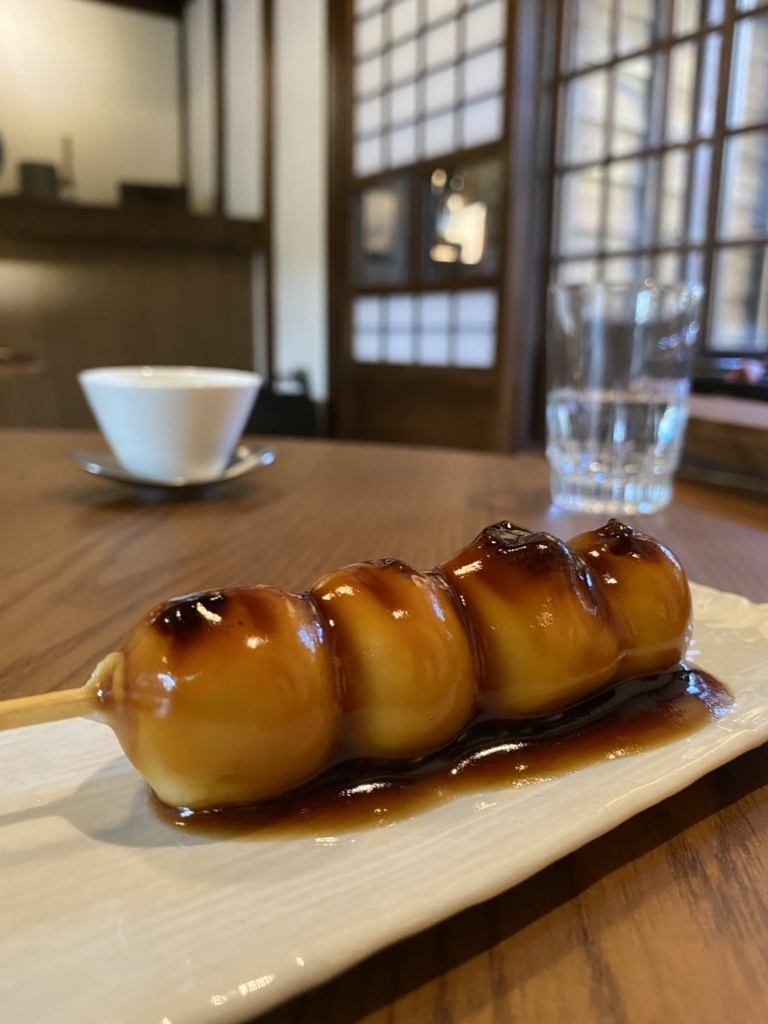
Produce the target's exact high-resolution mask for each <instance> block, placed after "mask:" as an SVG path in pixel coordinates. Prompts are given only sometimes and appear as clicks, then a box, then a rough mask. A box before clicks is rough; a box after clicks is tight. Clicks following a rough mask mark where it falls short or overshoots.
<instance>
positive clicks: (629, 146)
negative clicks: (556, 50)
mask: <svg viewBox="0 0 768 1024" xmlns="http://www.w3.org/2000/svg"><path fill="white" fill-rule="evenodd" d="M633 6H634V7H635V9H637V7H638V5H637V4H633V0H586V2H585V0H581V3H579V0H562V12H563V17H562V19H561V25H562V40H561V43H562V46H561V51H560V52H561V58H560V66H559V68H558V70H557V72H556V75H555V78H554V81H553V83H552V84H553V95H555V96H556V97H557V108H558V109H557V119H556V124H557V129H556V135H555V155H554V160H553V167H552V170H553V184H554V194H553V199H554V203H553V207H554V211H555V216H554V218H553V238H552V251H551V256H550V260H551V267H552V274H553V275H554V276H556V277H559V278H563V279H569V280H574V279H579V277H578V275H579V274H581V275H584V276H585V277H588V278H592V279H599V280H605V279H608V278H610V277H612V276H613V275H617V274H618V275H622V274H625V275H626V274H627V273H628V272H629V270H630V268H631V269H632V270H633V272H635V271H638V270H639V272H640V273H641V274H642V275H646V274H652V275H654V276H657V277H662V276H663V274H664V273H667V274H675V275H678V276H686V277H690V278H693V277H694V276H696V277H698V278H699V279H703V280H704V281H705V283H706V284H707V292H708V310H707V314H706V319H707V322H706V323H705V331H704V336H705V339H706V343H707V344H708V346H709V348H711V349H712V350H717V349H721V350H724V351H728V352H730V353H735V352H741V353H742V354H748V353H749V352H753V351H755V350H760V351H768V314H767V313H766V309H768V294H767V293H766V290H767V289H768V270H767V269H766V267H768V260H766V255H767V254H768V217H767V215H766V209H765V203H764V202H763V201H762V200H761V198H760V197H761V196H762V191H763V190H762V189H760V188H758V185H759V186H762V182H763V181H764V180H765V176H766V173H768V103H766V101H765V99H764V96H765V94H766V89H765V85H766V78H768V4H759V5H751V4H750V5H747V4H740V5H738V6H737V3H736V0H709V3H708V4H707V3H704V4H701V5H699V8H698V15H697V16H696V18H694V14H695V5H691V4H685V5H684V4H682V2H681V0H667V2H665V3H664V2H662V3H656V4H654V5H653V8H654V9H655V17H654V19H653V21H652V23H650V22H642V24H640V28H639V32H640V35H643V36H644V37H645V39H646V45H644V46H642V47H640V46H634V47H629V48H626V47H624V48H622V39H623V38H625V37H626V35H627V32H626V20H625V19H624V18H623V16H624V15H625V14H626V12H627V11H628V10H629V9H630V8H632V7H633ZM702 8H704V10H703V12H702ZM587 9H588V13H589V14H590V15H591V17H592V22H591V25H592V32H593V36H594V34H595V32H597V31H598V30H600V31H602V32H603V33H604V34H605V35H606V36H607V38H604V39H603V41H602V42H600V41H599V40H598V42H597V43H595V42H594V39H593V41H592V43H589V45H587V44H585V43H584V40H585V39H586V38H587V36H585V34H584V30H583V29H584V26H583V23H581V24H580V23H579V16H580V15H583V14H584V12H585V10H587ZM696 19H698V20H696ZM633 30H634V31H635V35H637V31H636V30H637V25H635V26H634V29H633ZM580 32H581V35H580V36H579V33H580ZM594 38H597V37H596V36H594ZM577 42H578V45H579V46H580V47H581V48H582V50H584V49H586V50H588V49H589V46H590V45H591V46H592V49H593V52H595V53H597V55H598V59H593V60H590V59H584V58H583V55H582V59H581V60H579V61H577V62H574V60H573V58H572V55H573V54H574V53H575V52H576V43H577ZM737 46H740V47H741V50H740V52H739V53H737V52H736V47H737ZM760 47H762V49H761V48H760ZM640 60H650V61H651V62H652V75H651V80H650V85H649V89H650V95H648V96H647V97H645V98H643V96H642V83H641V85H640V86H635V97H634V101H635V105H636V112H637V110H638V109H639V112H640V115H641V116H640V121H639V122H637V124H639V125H640V126H641V127H640V130H638V128H637V127H635V128H634V129H630V130H629V134H628V133H627V132H626V131H624V132H623V134H621V135H619V132H620V129H621V128H622V127H623V125H624V124H625V123H626V118H627V109H629V110H630V112H631V106H627V109H624V110H622V109H621V108H620V106H619V104H620V103H622V102H623V97H622V93H621V91H620V90H621V86H622V76H625V75H626V72H627V69H628V68H631V64H632V62H633V61H640ZM758 61H759V63H758ZM637 66H638V67H640V66H641V65H639V64H638V65H637ZM755 69H757V73H755ZM627 81H629V80H627V79H626V78H625V79H624V82H625V83H626V82H627ZM601 82H602V85H601ZM755 82H756V83H757V84H755ZM595 89H598V90H599V89H604V90H605V95H606V101H605V105H604V109H603V110H602V112H601V114H602V116H599V117H597V118H596V119H595V120H594V121H593V126H590V124H589V122H588V120H587V119H586V118H584V117H583V115H582V121H581V122H576V123H574V122H573V113H574V111H575V114H576V117H577V118H578V117H579V111H580V109H582V108H584V106H585V102H584V97H589V96H591V97H592V99H593V100H594V99H595V97H596V96H599V95H600V92H599V91H598V93H595ZM739 89H740V90H741V91H740V92H738V90H739ZM627 92H628V95H629V97H630V100H631V99H632V83H631V81H629V88H628V90H627ZM729 95H730V98H731V99H730V106H729ZM579 96H581V101H580V102H581V108H580V107H579V106H574V104H576V103H577V102H579ZM638 96H639V97H640V99H639V100H638ZM643 103H645V104H646V108H645V110H644V111H643V110H642V109H641V108H642V104H643ZM596 109H598V108H597V107H595V105H594V103H593V104H592V106H591V110H593V111H594V110H596ZM569 112H570V114H571V118H570V120H571V124H568V121H569ZM643 117H644V118H645V120H644V121H643ZM622 119H623V120H622ZM581 127H584V128H585V131H580V128H581ZM600 132H602V137H601V138H600ZM633 133H634V134H633ZM582 139H583V141H584V145H585V146H588V147H590V148H591V150H592V151H591V152H590V151H586V152H585V151H584V149H583V147H582V151H581V152H579V142H580V141H581V140H582ZM590 140H591V141H590ZM763 154H764V155H763ZM750 174H751V175H752V178H751V179H749V180H748V178H747V176H748V175H750ZM737 175H739V176H740V178H739V179H738V180H737ZM724 190H727V198H728V203H725V204H724V203H722V202H720V201H719V197H720V196H721V195H722V194H724ZM590 204H591V205H590ZM737 266H738V267H740V268H741V269H742V270H743V273H742V274H741V276H740V275H739V273H738V272H737V270H736V269H735V268H736V267H737ZM582 279H583V278H582ZM745 282H746V283H745ZM738 288H741V291H738Z"/></svg>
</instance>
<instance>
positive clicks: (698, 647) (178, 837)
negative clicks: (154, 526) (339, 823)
mask: <svg viewBox="0 0 768 1024" xmlns="http://www.w3.org/2000/svg"><path fill="white" fill-rule="evenodd" d="M694 597H695V607H696V623H697V624H696V631H695V638H694V643H693V647H692V652H691V661H693V662H694V663H695V664H697V665H699V666H700V667H702V668H705V669H707V670H708V671H710V672H712V673H713V674H714V675H716V676H717V677H718V678H720V679H721V680H723V681H725V682H727V684H728V687H729V689H730V691H731V693H732V694H733V696H734V697H735V704H734V707H733V708H732V710H731V711H730V712H729V713H728V714H727V715H726V716H725V717H723V718H721V719H719V720H717V721H713V722H712V723H711V724H709V725H707V726H705V727H704V728H702V729H700V730H699V731H697V732H695V733H693V734H692V735H689V736H687V737H686V738H684V739H680V740H677V741H675V742H673V743H671V744H669V745H667V746H665V747H660V748H656V749H649V750H646V751H644V752H643V753H640V754H636V755H634V756H630V757H626V758H623V759H621V760H618V761H604V762H602V763H599V764H594V765H590V766H588V767H585V768H581V769H579V770H578V771H576V772H574V773H573V774H571V775H565V776H562V777H560V778H556V779H553V780H551V781H546V782H540V783H536V784H534V785H530V786H526V787H522V788H516V789H506V790H488V791H485V792H479V791H478V792H476V793H474V794H471V795H464V796H460V797H457V798H456V799H455V800H452V801H449V802H447V803H445V804H442V805H439V806H436V807H434V808H433V809H430V810H427V811H423V812H421V813H419V814H415V815H414V816H412V817H410V818H405V819H404V820H400V821H398V822H395V823H394V824H392V825H390V826H388V827H385V828H379V829H372V830H369V831H361V832H357V833H351V834H347V835H342V836H339V837H334V836H317V837H311V836H306V837H299V838H294V839H286V838H283V839H271V840H259V841H255V840H253V839H249V840H244V839H240V840H232V839H223V838H215V837H213V838H211V837H208V838H206V837H203V836H200V835H193V834H188V833H187V832H185V831H183V830H179V829H175V828H173V827H171V826H169V825H165V824H163V823H161V822H160V821H159V820H158V819H157V818H156V817H155V816H154V814H153V813H152V812H151V810H150V809H149V807H148V805H147V801H146V794H145V790H144V786H143V784H142V782H141V781H140V779H138V777H137V776H136V775H135V774H134V772H133V770H132V769H131V768H130V767H129V766H128V764H127V762H126V761H125V760H124V758H123V757H122V756H121V753H120V750H119V748H118V746H117V743H116V741H115V740H114V739H113V737H112V734H111V732H110V731H109V730H108V729H107V728H105V727H104V726H100V725H98V724H96V723H92V722H78V721H70V722H60V723H55V724H50V725H45V726H35V727H32V728H27V729H22V730H18V731H17V732H6V733H3V734H0V780H2V781H0V792H1V793H2V795H1V796H0V892H1V895H0V1006H2V1011H3V1019H5V1020H9V1021H10V1020H25V1021H45V1022H46V1024H129V1022H130V1024H135V1022H137V1021H147V1022H152V1024H160V1022H162V1021H166V1022H172V1024H207V1022H211V1021H215V1022H217V1024H223V1022H230V1024H231V1022H236V1021H242V1020H244V1019H247V1018H248V1017H251V1016H256V1015H257V1014H259V1013H262V1012H264V1011H266V1010H267V1009H269V1008H270V1007H272V1006H274V1005H275V1004H277V1003H279V1002H281V1001H283V1000H285V999H288V998H290V997H291V996H295V995H297V994H298V993H300V992H301V991H303V990H305V989H308V988H310V987H312V986H314V985H317V984H318V983H320V982H322V981H324V980H326V979H327V978H329V977H331V976H332V975H334V974H337V973H339V972H341V971H343V970H344V969H345V968H347V967H349V966H351V965H352V964H353V963H355V962H356V961H359V960H361V959H363V958H364V957H366V956H368V955H369V954H371V953H373V952H374V951H375V950H377V949H380V948H382V947H383V946H385V945H387V944H388V943H391V942H394V941H396V940H398V939H401V938H404V937H405V936H407V935H410V934H412V933H414V932H416V931H419V930H420V929H423V928H425V927H427V926H429V925H431V924H433V923H435V922H436V921H438V920H440V919H442V918H445V917H447V916H449V915H450V914H453V913H455V912H457V911H458V910H460V909H462V908H464V907H467V906H469V905H470V904H473V903H477V902H479V901H481V900H484V899H486V898H488V897H490V896H493V895H494V894H496V893H499V892H501V891H503V890H505V889H507V888H509V887H510V886H513V885H515V884H516V883H517V882H520V881H522V880H523V879H525V878H526V877H528V876H530V875H532V874H533V873H535V872H536V871H538V870H539V869H541V868H543V867H545V866H546V865H547V864H549V863H551V862H553V861H554V860H556V859H557V858H559V857H561V856H563V855H564V854H566V853H569V852H570V851H572V850H574V849H576V848H577V847H579V846H581V845H583V844H584V843H586V842H587V841H589V840H590V839H593V838H594V837H596V836H598V835H600V834H602V833H604V832H607V831H608V830H609V829H611V828H613V827H614V826H616V825H618V824H619V823H620V822H622V821H624V820H626V819H627V818H629V817H631V816H632V815H634V814H636V813H637V812H639V811H641V810H643V809H644V808H646V807H649V806H650V805H652V804H654V803H656V802H658V801H659V800H661V799H663V798H664V797H667V796H669V795H671V794H673V793H675V792H677V791H679V790H681V789H682V788H684V787H685V786H687V785H688V784H690V783H691V782H693V781H694V780H695V779H697V778H699V777H700V776H702V775H704V774H705V773H707V772H709V771H711V770H712V769H713V768H716V767H718V766H719V765H721V764H723V763H725V762H726V761H729V760H730V759H731V758H734V757H736V756H737V755H738V754H741V753H743V752H744V751H746V750H749V749H750V748H752V747H755V746H757V745H759V744H761V743H762V742H764V740H766V739H768V682H767V681H766V667H765V666H766V663H768V604H765V605H753V604H750V603H749V602H748V601H746V600H745V599H743V598H740V597H736V596H734V595H729V594H722V593H719V592H718V591H714V590H710V589H706V588H703V587H698V586H697V587H695V588H694Z"/></svg>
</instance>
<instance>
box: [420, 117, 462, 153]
mask: <svg viewBox="0 0 768 1024" xmlns="http://www.w3.org/2000/svg"><path fill="white" fill-rule="evenodd" d="M457 148H458V142H457V139H456V116H455V115H454V114H453V112H450V113H447V114H437V115H435V116H434V117H428V118H427V119H426V120H425V121H424V153H425V154H426V155H427V156H430V155H432V156H434V155H436V154H437V153H450V151H451V150H452V149H457Z"/></svg>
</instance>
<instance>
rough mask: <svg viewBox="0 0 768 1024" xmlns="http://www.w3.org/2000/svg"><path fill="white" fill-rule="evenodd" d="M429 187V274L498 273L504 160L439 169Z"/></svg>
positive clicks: (434, 170) (426, 269) (436, 277)
mask: <svg viewBox="0 0 768 1024" xmlns="http://www.w3.org/2000/svg"><path fill="white" fill-rule="evenodd" d="M426 189H427V194H426V204H425V206H426V216H427V231H426V245H427V251H426V254H425V256H426V260H425V273H426V276H427V277H428V278H429V279H430V280H436V279H441V278H446V277H447V278H453V277H457V276H458V277H467V276H469V277H472V276H477V275H479V274H494V273H496V271H497V269H498V261H499V235H500V231H499V227H500V225H499V214H500V210H499V207H500V203H501V161H500V160H498V159H496V158H494V159H492V160H483V161H479V162H477V163H473V164H465V165H462V166H460V167H435V168H434V169H433V170H432V173H431V175H430V177H429V180H428V182H427V185H426Z"/></svg>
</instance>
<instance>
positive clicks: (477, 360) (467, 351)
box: [455, 330, 496, 370]
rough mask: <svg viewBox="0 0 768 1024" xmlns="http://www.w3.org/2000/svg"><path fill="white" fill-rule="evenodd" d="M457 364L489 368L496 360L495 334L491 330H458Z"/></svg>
mask: <svg viewBox="0 0 768 1024" xmlns="http://www.w3.org/2000/svg"><path fill="white" fill-rule="evenodd" d="M455 361H456V365H457V366H469V367H475V368H477V369H483V370H486V369H489V368H490V367H491V366H493V364H494V363H495V362H496V335H495V334H494V333H493V332H492V331H461V330H460V331H458V333H457V335H456V356H455Z"/></svg>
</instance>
